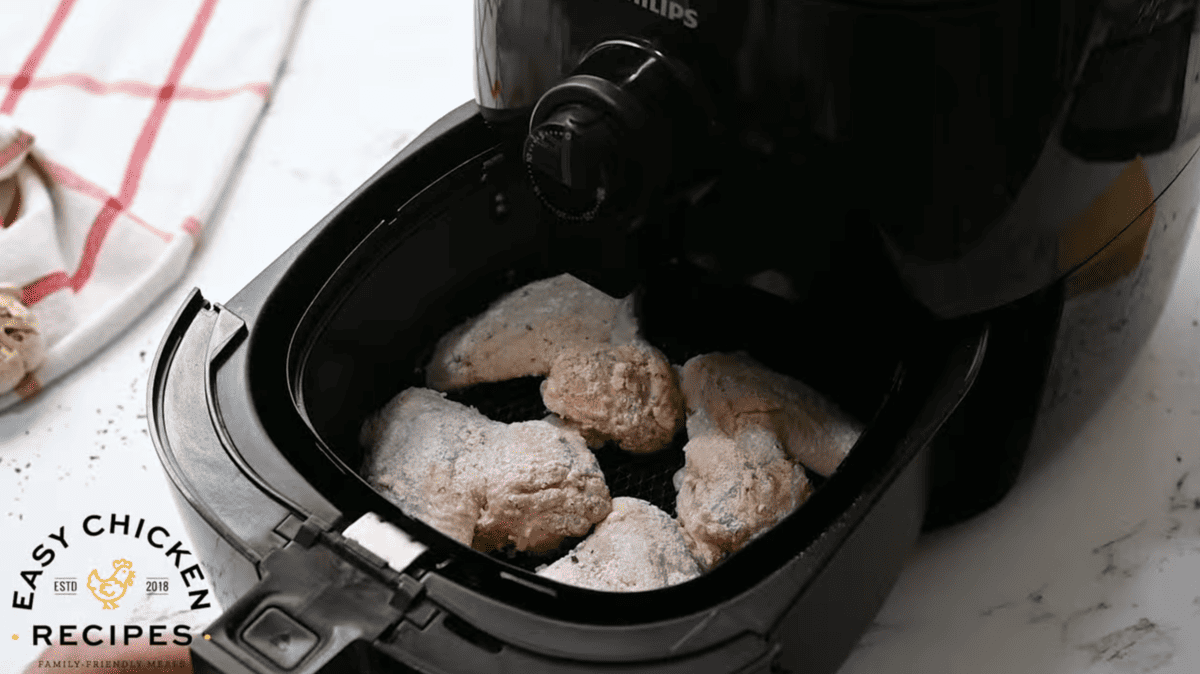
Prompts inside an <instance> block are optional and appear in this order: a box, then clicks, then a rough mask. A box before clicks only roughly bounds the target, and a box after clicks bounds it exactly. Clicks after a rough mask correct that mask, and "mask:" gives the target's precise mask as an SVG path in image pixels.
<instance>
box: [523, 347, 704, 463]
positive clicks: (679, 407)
mask: <svg viewBox="0 0 1200 674" xmlns="http://www.w3.org/2000/svg"><path fill="white" fill-rule="evenodd" d="M542 401H543V402H544V403H545V404H546V409H548V410H550V411H551V412H554V413H555V414H557V415H558V416H559V417H561V418H563V419H565V420H568V421H569V422H571V423H573V424H574V425H576V426H577V427H578V428H579V430H580V432H581V433H583V437H584V439H585V440H587V442H588V444H589V445H591V446H592V447H597V446H599V445H602V444H604V443H605V442H606V441H608V440H613V441H615V442H616V443H617V445H618V446H620V447H621V449H624V450H625V451H628V452H635V453H645V452H654V451H658V450H659V449H662V448H663V447H665V446H666V445H667V444H668V443H669V442H671V439H672V438H673V437H675V433H676V432H677V431H678V430H679V429H680V428H682V427H683V423H684V409H683V394H682V393H681V392H680V391H679V381H678V376H677V375H676V373H675V369H674V368H672V367H671V364H670V363H668V362H667V359H666V357H665V356H663V354H662V353H661V352H660V351H659V350H658V349H655V348H654V347H652V346H650V345H649V344H646V343H645V342H640V341H637V342H631V343H628V344H621V345H619V346H602V347H596V348H592V349H583V350H576V349H567V350H564V351H563V352H562V353H560V354H559V355H558V358H556V359H555V360H554V364H553V365H552V366H551V368H550V376H549V377H547V378H546V381H545V382H543V383H542Z"/></svg>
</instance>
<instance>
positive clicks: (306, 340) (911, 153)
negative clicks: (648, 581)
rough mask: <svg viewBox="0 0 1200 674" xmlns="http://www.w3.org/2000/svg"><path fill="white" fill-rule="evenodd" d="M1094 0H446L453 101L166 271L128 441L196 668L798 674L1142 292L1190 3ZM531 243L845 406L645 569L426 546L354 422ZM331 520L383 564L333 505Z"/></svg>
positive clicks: (1176, 197) (1185, 148) (1165, 201)
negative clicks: (814, 481)
mask: <svg viewBox="0 0 1200 674" xmlns="http://www.w3.org/2000/svg"><path fill="white" fill-rule="evenodd" d="M1119 4H1120V3H1116V2H1113V3H1111V5H1112V7H1109V6H1108V5H1101V4H1099V3H1095V2H1090V3H1089V2H1070V1H1067V0H1064V1H1063V2H1059V3H1054V2H1041V1H1040V0H1027V1H1025V2H990V3H989V2H969V1H966V0H964V1H961V2H944V3H936V4H932V3H930V4H925V3H918V2H906V1H900V0H896V1H891V2H877V3H873V4H865V3H851V2H802V1H795V2H788V1H786V0H773V1H770V0H753V1H751V2H747V3H718V2H716V1H715V0H713V1H701V0H680V1H679V2H673V1H670V0H668V1H667V2H660V0H645V3H644V4H643V3H640V2H633V1H630V0H588V1H583V0H570V1H568V0H525V1H521V0H478V2H477V13H476V18H477V26H476V33H477V35H476V37H477V40H476V49H477V53H476V56H477V74H478V77H477V84H478V87H477V100H476V101H475V102H473V103H468V104H466V105H464V106H463V107H461V108H459V109H458V110H455V111H453V112H451V113H450V114H448V115H447V116H446V117H445V118H444V119H443V120H441V121H439V122H438V123H437V124H435V125H434V126H433V127H431V128H430V129H429V130H427V131H426V132H425V133H424V134H422V135H421V136H420V137H419V138H417V139H416V140H414V141H413V142H412V143H410V144H409V145H408V146H407V147H406V148H405V149H404V150H403V151H402V152H401V153H400V154H399V155H397V157H396V158H394V159H393V160H392V161H391V162H389V163H388V165H387V166H385V167H384V168H383V169H381V170H380V171H379V172H378V173H377V174H376V175H375V176H374V177H372V178H371V179H370V180H369V181H368V182H367V183H365V184H364V185H363V186H362V187H360V188H359V189H358V190H357V191H356V192H355V193H354V194H352V195H351V196H350V197H349V198H348V199H347V200H346V201H345V202H344V203H343V204H342V205H340V206H339V207H338V208H337V209H336V210H335V211H334V212H333V213H331V214H330V215H329V216H328V217H326V218H325V219H324V220H322V221H321V222H320V223H318V224H317V225H316V226H315V227H314V228H313V229H312V230H311V231H310V232H309V233H308V234H307V235H306V236H305V237H304V238H302V239H301V240H300V241H298V242H297V243H296V244H295V245H293V246H292V247H291V248H290V249H289V250H288V251H287V252H286V253H285V254H284V255H283V256H281V257H280V258H279V259H278V260H276V261H275V262H274V263H273V264H272V265H271V266H270V267H268V268H267V269H266V270H264V271H263V273H262V274H260V275H259V276H258V277H257V278H256V279H255V280H254V281H252V282H251V283H250V284H249V285H248V286H247V287H246V288H245V289H243V290H242V291H241V292H239V293H238V294H237V295H236V296H235V297H234V298H232V299H231V300H230V301H229V302H228V303H226V304H225V305H223V306H222V305H218V304H214V303H211V302H209V301H207V300H205V299H204V298H203V297H202V296H201V295H200V293H199V292H195V293H193V295H192V296H191V297H190V298H189V300H188V302H187V303H186V304H185V305H184V307H182V308H181V309H180V311H179V314H178V315H177V317H176V319H175V321H174V323H173V324H172V327H171V330H170V331H169V332H168V334H167V336H166V338H165V339H164V341H163V344H162V346H161V347H160V350H159V353H158V355H157V356H156V358H155V362H154V366H153V376H152V383H151V386H150V391H149V398H150V414H149V417H150V423H151V427H152V429H153V433H152V437H153V438H154V440H155V443H156V446H157V448H158V450H159V454H160V457H161V459H162V462H163V465H164V467H165V469H166V471H167V474H168V476H169V477H170V479H171V482H172V484H173V486H174V488H175V495H176V497H177V503H178V505H179V508H180V510H181V511H182V512H183V513H184V517H185V521H186V522H187V524H188V526H189V533H190V534H191V538H192V540H193V541H194V542H195V545H196V547H197V554H198V555H199V556H200V557H201V559H202V560H203V561H204V562H205V565H206V569H207V570H208V571H209V578H210V580H211V583H212V586H213V588H214V590H215V591H216V593H217V594H218V597H219V599H220V601H221V602H222V606H223V607H225V608H226V609H227V610H226V613H225V614H224V615H223V616H222V617H221V618H220V619H219V620H218V621H217V622H216V623H215V624H214V625H213V626H211V627H210V628H209V630H208V632H209V635H208V638H206V639H204V640H201V641H198V642H197V643H196V646H195V648H194V651H193V653H194V660H195V662H196V663H197V669H198V671H220V672H225V673H226V674H233V673H234V672H238V673H241V672H276V671H305V672H316V671H327V672H332V671H366V670H371V669H375V670H379V671H420V672H426V673H434V672H454V671H516V670H518V669H519V670H522V671H528V672H542V671H545V672H556V671H565V672H584V671H623V672H626V671H627V672H647V673H649V672H675V671H678V672H684V671H688V672H691V671H705V672H707V671H713V672H726V671H728V672H735V671H736V672H768V671H772V672H775V671H796V672H800V671H803V672H833V671H835V670H836V668H837V667H838V666H839V665H840V663H841V662H842V660H843V659H844V658H845V656H846V654H847V653H848V652H849V649H850V648H851V647H852V646H853V644H854V643H855V642H856V641H857V639H858V637H859V635H860V634H861V633H862V631H863V629H865V627H866V626H867V624H868V623H869V621H870V620H871V618H872V616H873V615H874V614H875V612H876V611H877V610H878V608H879V606H880V605H881V604H882V602H883V600H884V598H885V597H886V595H887V593H888V591H889V590H890V588H891V585H892V583H893V582H894V580H895V578H896V576H897V574H898V573H899V570H900V568H901V565H902V562H903V559H904V556H905V554H906V552H907V550H908V549H909V548H910V546H911V545H912V543H913V541H914V540H915V539H916V537H917V535H918V533H919V532H920V530H921V529H922V527H930V526H937V525H940V524H945V523H948V522H953V521H959V520H962V519H965V518H967V517H969V516H971V515H972V514H975V513H977V512H979V511H980V510H981V509H983V508H986V507H988V506H989V505H991V504H993V503H995V502H996V501H997V500H998V499H1000V498H1002V497H1003V495H1004V493H1006V492H1007V491H1008V489H1009V488H1010V487H1011V485H1012V483H1013V481H1014V480H1015V478H1016V476H1017V473H1018V471H1019V469H1020V467H1021V462H1022V459H1023V457H1024V454H1025V450H1026V448H1027V446H1028V444H1029V437H1030V433H1031V429H1032V428H1033V427H1034V425H1035V424H1038V423H1044V422H1046V420H1047V419H1055V418H1058V417H1062V416H1070V415H1075V416H1078V415H1079V414H1082V413H1084V412H1081V411H1080V410H1081V409H1082V410H1085V411H1086V408H1087V407H1089V406H1092V405H1095V404H1097V403H1098V401H1099V400H1102V399H1103V395H1102V394H1103V393H1104V392H1105V391H1107V389H1108V387H1110V386H1111V383H1112V382H1113V380H1115V378H1117V377H1119V376H1120V374H1121V372H1122V371H1123V369H1124V367H1125V366H1126V365H1127V363H1128V362H1129V360H1130V359H1131V358H1132V356H1133V354H1134V353H1136V351H1137V349H1138V348H1139V347H1140V345H1141V343H1142V342H1143V341H1144V340H1145V338H1146V336H1147V335H1148V334H1149V331H1150V329H1151V327H1152V326H1153V324H1154V323H1155V321H1156V319H1157V316H1158V314H1159V312H1160V311H1161V308H1162V305H1163V302H1164V301H1165V297H1166V294H1167V291H1168V289H1169V287H1170V285H1171V282H1172V280H1173V278H1174V276H1175V272H1176V270H1177V268H1178V264H1179V256H1180V252H1181V250H1182V244H1183V243H1184V242H1185V241H1186V239H1187V234H1188V232H1189V230H1190V227H1191V222H1192V220H1193V218H1194V216H1195V206H1196V203H1197V200H1198V199H1200V194H1198V193H1197V188H1196V186H1195V185H1196V182H1197V179H1200V176H1197V175H1195V174H1196V172H1197V169H1196V162H1194V161H1192V155H1193V153H1194V151H1195V149H1196V147H1197V145H1196V143H1197V141H1196V140H1195V138H1194V137H1195V135H1196V131H1197V129H1198V128H1200V127H1198V125H1197V122H1196V121H1192V120H1193V117H1194V116H1195V115H1196V114H1200V111H1193V105H1194V104H1195V103H1196V102H1197V95H1196V93H1195V92H1196V89H1195V87H1196V85H1197V82H1198V81H1200V79H1198V78H1200V74H1198V73H1197V64H1198V63H1200V62H1198V61H1197V59H1200V56H1195V54H1196V53H1197V49H1196V48H1195V47H1193V41H1194V33H1195V28H1194V25H1195V21H1196V13H1195V11H1194V6H1193V5H1191V4H1185V3H1174V4H1172V3H1159V4H1155V5H1153V6H1149V5H1148V6H1146V7H1144V8H1142V6H1141V5H1139V4H1136V3H1135V4H1134V5H1133V8H1132V9H1128V10H1126V9H1122V7H1123V6H1124V5H1121V6H1118V5H1119ZM1139 8H1141V9H1139ZM1127 72H1133V73H1138V74H1139V76H1138V77H1125V76H1123V75H1122V73H1127ZM1197 121H1200V120H1197ZM563 272H569V273H572V274H575V275H576V276H578V277H579V278H581V279H583V280H586V281H588V282H589V283H592V284H594V285H596V286H597V287H600V288H601V289H604V290H606V291H608V292H610V294H614V295H616V294H622V293H624V292H626V291H629V290H631V289H635V288H636V289H639V290H638V292H639V293H642V294H641V295H640V298H641V299H640V307H641V308H640V315H641V319H642V321H643V324H642V326H643V330H644V331H645V333H646V334H647V336H648V338H650V339H651V341H652V342H655V343H657V344H660V346H661V348H663V349H664V351H665V352H668V355H671V354H672V353H674V352H673V351H672V349H674V348H676V347H675V346H673V344H674V342H673V340H675V339H676V337H677V336H678V335H679V334H680V331H683V333H685V334H692V335H696V334H703V335H704V338H703V339H700V340H698V341H697V342H695V343H693V344H692V346H693V347H694V346H696V344H702V345H703V346H704V347H705V348H707V349H711V350H727V349H746V350H749V351H750V352H751V353H752V354H755V355H756V357H760V359H761V360H763V361H764V362H766V363H768V364H769V365H771V366H773V367H775V368H776V369H779V370H781V371H784V372H787V373H788V374H792V375H793V376H797V377H798V378H800V379H802V380H805V381H806V382H809V383H810V384H812V385H813V386H814V387H815V388H817V389H818V390H821V391H822V392H824V393H826V394H827V395H829V396H831V397H832V398H833V399H834V400H835V401H836V402H838V403H839V404H840V405H842V406H844V407H845V408H846V409H848V410H850V411H851V412H852V413H854V414H855V415H856V416H859V417H860V418H861V419H862V420H863V421H864V422H866V423H867V430H866V432H865V433H864V435H863V437H862V439H860V441H859V443H858V445H856V447H855V448H854V450H853V451H852V452H851V454H850V456H849V458H848V459H847V460H846V463H845V464H844V465H843V466H842V467H841V468H840V469H839V470H838V471H837V472H836V473H835V474H834V475H833V476H832V477H831V478H830V479H829V480H828V481H827V482H825V483H823V484H820V485H819V486H818V488H817V490H816V492H815V494H814V495H813V497H812V498H811V499H810V500H809V501H808V502H807V503H805V504H804V505H803V506H802V507H801V508H800V509H799V510H798V511H797V512H796V513H794V514H793V515H792V516H790V517H788V518H787V519H785V520H784V521H783V522H781V523H780V524H779V525H778V526H777V527H775V528H774V529H773V530H771V531H769V532H767V533H766V534H765V535H763V536H761V537H759V538H758V539H756V540H755V541H753V542H752V543H751V544H750V545H749V546H748V547H747V548H745V549H744V550H742V551H741V552H739V553H738V554H736V555H733V556H732V557H731V558H730V559H729V560H728V561H727V562H725V563H724V564H722V565H720V566H718V567H717V568H716V569H714V570H713V571H712V572H710V573H708V574H706V575H705V576H702V577H701V578H699V579H696V580H694V581H691V582H689V583H685V584H683V585H680V586H676V587H672V588H667V589H664V590H657V591H654V592H651V593H634V594H619V593H617V594H613V593H597V592H591V591H587V590H582V589H579V588H573V587H568V586H563V585H559V584H557V583H553V582H550V581H546V580H545V579H542V578H541V577H539V576H536V575H535V574H533V573H530V572H528V570H527V569H522V568H518V567H516V566H513V565H511V564H508V563H506V562H505V561H504V560H502V559H499V558H497V557H495V556H488V555H483V554H481V553H478V552H476V551H473V550H470V549H468V548H465V547H464V546H461V545H459V544H457V543H455V542H453V541H450V540H449V539H447V538H446V537H445V536H442V535H441V534H439V533H438V532H436V531H435V530H433V529H432V528H430V527H428V526H426V525H425V524H423V523H422V522H420V521H418V520H414V519H412V518H409V517H408V516H407V515H405V514H404V513H403V512H401V511H400V510H399V509H398V508H396V507H395V506H394V505H392V504H391V503H390V502H388V501H387V500H386V499H384V498H383V497H382V496H381V495H380V494H379V493H378V492H376V491H375V490H374V489H373V488H371V487H370V486H369V485H368V484H367V483H366V482H365V481H364V480H363V479H362V477H361V476H360V475H358V472H357V468H358V467H359V463H360V462H361V454H362V451H363V450H362V448H361V447H359V446H358V444H357V442H356V436H357V431H358V428H360V426H361V423H362V420H363V418H364V417H365V415H366V414H369V413H371V412H373V411H374V410H376V409H378V408H379V407H380V406H381V405H382V404H383V403H384V402H386V401H387V400H388V399H390V397H391V396H393V395H395V394H396V393H398V392H399V391H400V390H402V389H403V388H404V387H406V386H414V385H422V382H423V378H422V377H423V375H422V373H421V370H420V366H421V365H422V364H423V363H424V362H425V360H424V359H427V357H428V349H429V347H430V345H431V344H432V342H433V341H435V340H436V339H437V337H438V336H439V335H441V334H443V333H444V332H445V331H446V330H448V329H449V328H451V327H453V326H454V325H455V324H456V323H457V322H459V321H461V320H462V319H463V318H464V317H466V316H469V315H472V313H473V312H477V311H479V310H480V309H481V308H482V307H485V306H486V305H487V303H488V302H490V301H491V300H493V299H495V298H496V297H497V296H498V295H499V294H500V293H502V292H503V291H505V290H507V289H513V288H516V287H519V285H520V284H521V283H523V282H525V281H528V280H532V279H534V278H542V277H546V276H550V275H553V274H557V273H563ZM713 326H716V327H713ZM689 331H690V332H689ZM679 353H683V352H682V351H680V352H679ZM368 513H375V514H376V515H378V516H379V517H380V518H381V519H382V520H383V521H384V522H385V523H386V526H387V527H390V529H389V531H391V532H392V533H391V534H390V535H393V536H395V537H398V538H397V540H403V541H406V542H405V543H404V545H402V546H400V547H401V548H402V549H403V550H405V551H407V554H405V555H403V556H402V559H400V558H389V557H388V555H386V554H385V555H383V556H382V557H381V556H380V554H377V553H373V552H371V551H369V550H367V549H365V548H364V547H363V545H362V544H360V543H361V541H358V539H356V538H354V537H353V536H350V535H348V534H346V531H347V526H348V525H350V524H351V523H353V522H356V521H357V520H358V519H359V518H360V517H362V516H363V515H365V514H368ZM344 534H345V535H344ZM281 644H282V645H281ZM322 667H324V668H325V669H321V668H322ZM404 668H409V669H408V670H405V669H404Z"/></svg>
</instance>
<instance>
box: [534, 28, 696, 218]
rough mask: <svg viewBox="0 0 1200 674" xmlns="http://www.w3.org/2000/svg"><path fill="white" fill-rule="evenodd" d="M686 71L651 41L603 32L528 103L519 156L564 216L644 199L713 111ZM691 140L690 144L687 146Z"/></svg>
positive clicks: (588, 214) (616, 208) (589, 214)
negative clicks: (602, 38) (605, 37)
mask: <svg viewBox="0 0 1200 674" xmlns="http://www.w3.org/2000/svg"><path fill="white" fill-rule="evenodd" d="M693 82H694V80H693V78H692V77H691V76H690V74H689V73H688V72H687V71H686V70H684V69H683V68H682V67H681V66H679V65H678V64H676V63H674V62H672V61H670V60H669V59H668V58H667V57H666V56H664V55H663V54H662V53H661V52H659V51H658V50H657V49H655V48H654V47H653V46H651V45H649V44H644V43H641V42H636V41H632V40H610V41H607V42H603V43H601V44H599V45H597V46H596V47H594V48H593V49H591V50H590V51H589V52H588V53H587V54H585V55H584V57H583V59H582V60H581V62H580V64H579V67H578V68H576V69H575V72H574V73H572V75H571V76H570V77H568V78H567V79H565V80H563V81H562V82H561V83H559V84H558V85H556V86H554V87H552V88H551V89H550V90H549V91H547V92H546V93H545V94H544V95H543V96H542V98H541V100H539V101H538V103H537V106H535V108H534V111H533V115H532V117H531V119H530V123H529V135H528V136H527V137H526V139H525V148H524V161H525V166H526V169H527V170H528V172H529V178H530V182H531V184H532V186H533V189H534V191H535V192H536V193H537V194H538V196H539V197H540V198H541V200H542V202H543V204H545V206H546V207H547V208H548V209H549V210H550V211H551V212H553V213H555V214H556V215H557V216H558V217H560V218H562V219H565V220H575V221H588V220H592V219H594V218H595V217H596V216H597V215H598V214H599V213H601V212H609V213H613V212H621V211H624V210H629V209H635V208H639V207H642V206H644V205H645V203H646V202H647V200H648V199H649V198H651V197H652V196H653V194H654V193H655V192H656V191H657V190H659V189H660V188H662V187H663V186H664V185H666V184H667V183H669V182H670V181H671V180H672V179H673V178H674V177H675V176H673V175H672V167H674V166H689V165H690V163H689V162H686V161H681V159H682V154H683V153H684V152H686V151H688V148H685V146H684V141H685V140H690V141H691V143H690V144H691V145H693V146H695V145H699V140H700V139H701V138H702V137H703V131H704V129H705V128H706V126H705V124H706V123H707V122H708V121H709V119H710V116H709V114H708V112H707V110H706V107H707V106H704V105H703V104H702V103H700V101H702V100H703V99H702V98H701V95H700V92H699V91H698V90H697V88H696V86H695V85H694V84H693ZM691 149H692V150H694V148H691Z"/></svg>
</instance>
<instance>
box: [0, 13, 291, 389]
mask: <svg viewBox="0 0 1200 674" xmlns="http://www.w3.org/2000/svg"><path fill="white" fill-rule="evenodd" d="M303 1H304V0H253V2H251V1H248V0H240V1H239V0H171V1H170V2H162V0H47V1H36V0H2V1H0V283H12V284H15V285H16V286H18V287H19V288H20V291H21V301H22V303H23V304H25V306H27V307H28V308H29V309H31V310H32V312H33V313H34V317H35V319H36V321H37V326H38V329H39V331H40V333H41V335H42V338H43V343H44V345H45V347H46V357H45V361H44V362H43V363H42V364H41V365H40V367H38V368H37V369H35V370H33V371H32V372H31V373H30V375H29V376H27V377H25V379H24V380H23V381H22V382H21V383H20V384H19V385H18V386H17V387H16V388H15V389H13V390H10V391H0V410H3V409H4V408H7V407H9V406H11V405H13V404H14V403H16V402H19V401H20V400H22V399H25V398H30V397H33V396H35V395H36V394H37V392H38V391H39V390H40V389H41V387H42V386H44V385H46V384H48V383H50V382H51V381H53V380H54V379H56V378H58V377H59V376H61V375H63V374H64V373H66V372H68V371H70V370H71V369H72V368H74V367H75V366H77V365H79V364H80V363H82V362H83V361H84V360H85V359H87V358H88V357H89V356H91V355H92V354H94V353H95V352H96V351H98V350H99V349H102V348H103V347H104V346H105V345H106V344H108V343H109V342H110V341H112V339H113V338H114V337H115V336H116V335H117V334H119V333H120V332H121V331H122V330H124V329H125V328H126V327H128V326H129V325H130V324H131V323H132V322H134V321H135V320H137V318H138V317H139V316H140V315H141V314H142V313H143V312H144V311H145V309H146V308H148V307H149V306H150V305H151V304H152V303H153V302H154V301H155V300H156V299H157V298H159V297H160V296H161V295H162V294H163V292H164V291H165V290H166V289H167V288H169V287H170V286H171V285H172V284H174V283H175V282H176V281H178V280H179V278H180V277H181V276H182V274H183V272H184V270H185V269H186V266H187V263H188V260H189V259H190V257H191V254H192V251H193V250H194V249H195V247H196V246H197V244H198V242H199V240H200V236H201V234H202V232H203V230H204V226H205V224H207V221H208V219H209V217H210V216H211V215H212V214H213V211H214V209H215V207H216V205H217V200H218V197H219V196H220V194H221V193H222V191H223V190H224V189H225V187H226V185H227V183H228V181H229V180H230V178H231V175H232V173H233V170H234V167H235V165H236V162H237V160H238V156H239V154H241V152H242V151H243V149H244V148H245V146H246V144H247V143H248V142H249V140H250V135H251V133H252V130H253V128H254V125H255V122H256V121H257V120H258V118H259V116H260V115H261V114H262V113H263V111H264V110H265V108H266V105H267V101H268V100H269V97H270V95H271V90H272V86H273V83H274V82H276V81H277V79H278V77H279V75H280V74H281V64H282V63H283V61H284V59H285V57H286V54H287V51H288V49H289V48H290V44H291V41H292V39H293V37H294V35H295V31H296V29H297V26H298V22H299V19H300V16H301V10H302V5H303Z"/></svg>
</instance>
